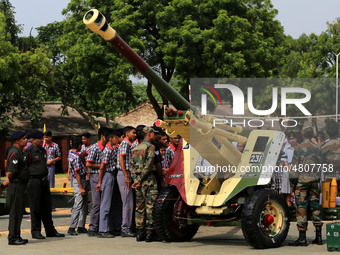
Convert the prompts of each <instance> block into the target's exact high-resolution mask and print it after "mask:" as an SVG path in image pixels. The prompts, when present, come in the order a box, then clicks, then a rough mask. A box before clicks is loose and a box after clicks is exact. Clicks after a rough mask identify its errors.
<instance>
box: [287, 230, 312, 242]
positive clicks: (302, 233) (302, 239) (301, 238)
mask: <svg viewBox="0 0 340 255" xmlns="http://www.w3.org/2000/svg"><path fill="white" fill-rule="evenodd" d="M289 245H290V246H308V244H307V239H306V230H300V231H299V238H298V239H296V240H295V241H294V242H292V243H289Z"/></svg>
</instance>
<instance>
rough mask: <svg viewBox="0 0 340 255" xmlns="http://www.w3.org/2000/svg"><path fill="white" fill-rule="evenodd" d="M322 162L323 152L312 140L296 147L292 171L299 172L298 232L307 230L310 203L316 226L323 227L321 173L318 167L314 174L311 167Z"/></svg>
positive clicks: (297, 190)
mask: <svg viewBox="0 0 340 255" xmlns="http://www.w3.org/2000/svg"><path fill="white" fill-rule="evenodd" d="M321 162H322V160H321V151H320V149H319V148H318V146H317V145H315V144H313V143H312V142H311V141H310V140H308V139H307V140H305V141H304V142H302V143H301V144H299V145H297V146H296V148H295V151H294V156H293V161H292V163H293V168H292V171H293V172H294V171H295V170H296V171H295V172H298V180H297V185H296V188H295V200H296V219H297V228H298V230H307V225H308V221H307V207H308V203H310V208H311V210H312V220H313V224H314V226H315V227H318V226H322V222H321V214H320V204H319V197H320V189H319V181H320V179H319V175H320V172H319V173H318V171H317V167H314V171H313V172H312V171H311V169H312V167H313V165H310V164H321ZM299 167H300V169H299ZM298 170H300V171H298ZM320 171H321V170H320Z"/></svg>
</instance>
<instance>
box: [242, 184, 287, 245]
mask: <svg viewBox="0 0 340 255" xmlns="http://www.w3.org/2000/svg"><path fill="white" fill-rule="evenodd" d="M268 204H274V205H275V207H276V208H278V209H279V212H280V213H281V216H282V221H280V226H281V229H279V230H278V231H277V233H276V234H275V235H273V236H268V235H267V234H265V233H264V231H263V230H262V229H261V225H262V223H261V213H262V212H263V211H264V208H265V206H266V205H268ZM288 216H289V210H288V206H287V204H286V202H285V200H284V199H283V197H282V196H281V195H279V194H278V193H277V191H275V190H272V189H260V190H257V191H255V192H254V193H253V194H252V195H251V196H250V197H249V198H248V199H247V201H246V202H245V204H244V206H243V209H242V218H241V225H242V232H243V236H244V237H245V239H246V240H247V242H248V244H249V245H250V246H252V247H254V248H256V249H267V248H276V247H279V246H281V244H282V243H283V242H284V240H285V239H286V237H287V234H288V231H289V225H290V222H289V217H288Z"/></svg>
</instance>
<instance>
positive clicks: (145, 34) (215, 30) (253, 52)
mask: <svg viewBox="0 0 340 255" xmlns="http://www.w3.org/2000/svg"><path fill="white" fill-rule="evenodd" d="M89 3H91V6H96V5H97V6H98V5H99V3H98V1H95V0H93V1H89ZM104 5H105V7H104V8H102V9H101V10H102V12H103V13H104V14H105V13H108V12H109V11H110V10H111V11H110V13H111V16H110V17H111V20H112V26H113V27H114V28H115V29H116V30H117V31H118V33H119V34H120V35H121V37H122V38H124V39H125V40H126V41H127V43H128V44H130V46H131V47H133V48H137V49H138V53H140V54H141V55H142V57H143V58H144V59H145V60H146V61H147V62H148V63H149V65H150V66H151V67H152V68H154V69H155V70H156V71H158V72H159V73H160V75H161V76H162V78H163V79H164V80H165V81H167V82H171V79H172V78H173V77H176V79H177V81H178V83H179V85H180V88H181V93H182V94H183V95H185V96H186V95H187V93H188V91H187V85H188V84H189V83H190V81H189V80H190V78H194V77H212V76H213V77H225V76H227V77H268V76H275V75H278V70H279V67H280V65H282V64H283V60H284V59H283V53H284V49H285V48H284V36H283V28H282V26H281V25H280V23H279V22H278V21H275V20H274V18H275V15H276V14H277V11H276V10H275V9H273V6H272V5H271V3H270V1H259V0H242V1H235V0H222V1H220V0H219V1H217V0H205V1H192V0H184V1H183V0H173V1H156V0H148V1H138V0H137V1H136V0H134V1H131V0H124V1H123V0H120V1H115V2H114V3H113V4H111V5H106V4H105V3H104ZM104 11H105V12H104ZM107 16H108V15H107Z"/></svg>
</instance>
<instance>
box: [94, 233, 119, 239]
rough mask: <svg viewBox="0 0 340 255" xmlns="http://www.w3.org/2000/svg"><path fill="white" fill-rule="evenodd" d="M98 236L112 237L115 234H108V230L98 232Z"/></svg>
mask: <svg viewBox="0 0 340 255" xmlns="http://www.w3.org/2000/svg"><path fill="white" fill-rule="evenodd" d="M97 237H98V238H114V237H115V236H114V235H112V234H110V233H109V232H99V233H98V236H97Z"/></svg>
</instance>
